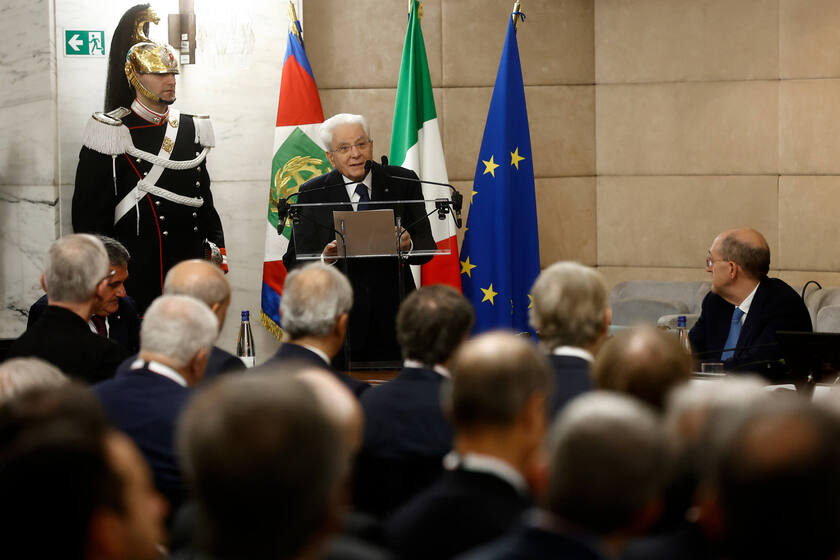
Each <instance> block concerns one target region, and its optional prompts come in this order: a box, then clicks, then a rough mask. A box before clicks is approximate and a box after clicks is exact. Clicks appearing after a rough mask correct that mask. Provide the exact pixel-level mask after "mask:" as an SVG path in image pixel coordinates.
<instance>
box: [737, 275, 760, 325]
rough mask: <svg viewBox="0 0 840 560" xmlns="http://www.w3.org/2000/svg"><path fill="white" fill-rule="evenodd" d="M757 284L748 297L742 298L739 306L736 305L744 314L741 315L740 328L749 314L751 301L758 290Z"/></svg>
mask: <svg viewBox="0 0 840 560" xmlns="http://www.w3.org/2000/svg"><path fill="white" fill-rule="evenodd" d="M759 284H760V283H759ZM759 284H756V286H755V288H753V291H751V292H750V293H749V295H748V296H747V297H745V298H744V301H742V302H741V303H740V305H738V309H740V310H741V311H743V312H744V314H743V315H741V326H744V321H746V320H747V313H749V312H750V307H751V306H752V302H753V299H755V292H756V291H757V290H758V286H759Z"/></svg>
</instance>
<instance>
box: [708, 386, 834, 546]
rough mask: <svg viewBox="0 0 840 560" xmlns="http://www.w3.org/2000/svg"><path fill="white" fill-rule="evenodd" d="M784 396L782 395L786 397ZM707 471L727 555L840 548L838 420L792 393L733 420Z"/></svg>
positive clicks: (758, 406) (760, 405)
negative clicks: (716, 460)
mask: <svg viewBox="0 0 840 560" xmlns="http://www.w3.org/2000/svg"><path fill="white" fill-rule="evenodd" d="M784 397H787V398H784ZM730 433H732V434H734V435H732V436H731V437H730V438H729V439H728V440H727V444H726V446H725V448H724V450H723V453H722V456H721V459H720V464H719V465H718V468H717V470H716V472H715V473H714V474H713V475H712V483H713V484H714V485H715V487H716V496H717V498H718V499H717V503H716V505H715V507H712V508H711V511H712V512H719V513H720V517H719V519H718V523H717V525H719V526H720V527H722V529H723V541H724V546H725V551H724V552H725V554H726V557H727V558H731V559H732V560H747V559H753V558H761V559H762V560H782V559H784V560H788V559H790V558H796V559H797V560H832V559H836V558H837V557H838V554H840V477H838V476H837V475H838V473H840V424H838V419H837V417H836V416H835V415H834V414H832V413H830V412H828V411H826V410H823V409H822V408H820V407H816V406H814V405H812V404H811V403H810V402H809V401H807V400H805V399H801V398H800V397H798V396H796V395H781V396H777V397H776V398H774V399H770V400H768V401H767V402H761V403H759V404H757V405H756V406H754V407H752V409H751V410H748V411H747V413H746V414H745V418H744V419H743V420H741V421H740V422H738V423H737V424H736V425H735V426H734V428H733V430H732V432H730Z"/></svg>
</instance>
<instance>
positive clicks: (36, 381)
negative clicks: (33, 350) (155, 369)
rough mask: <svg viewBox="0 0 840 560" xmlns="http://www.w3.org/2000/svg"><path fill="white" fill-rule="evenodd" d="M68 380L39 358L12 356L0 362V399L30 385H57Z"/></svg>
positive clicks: (23, 389) (55, 368)
mask: <svg viewBox="0 0 840 560" xmlns="http://www.w3.org/2000/svg"><path fill="white" fill-rule="evenodd" d="M67 382H69V379H68V378H67V377H66V376H65V375H64V374H63V373H61V370H60V369H58V368H57V367H55V366H54V365H52V364H51V363H49V362H45V361H44V360H41V359H40V358H13V359H11V360H7V361H6V362H3V363H2V364H0V401H4V400H8V399H11V398H12V397H14V396H16V395H19V394H20V393H22V392H23V391H25V390H27V389H29V388H31V387H57V386H59V385H63V384H65V383H67Z"/></svg>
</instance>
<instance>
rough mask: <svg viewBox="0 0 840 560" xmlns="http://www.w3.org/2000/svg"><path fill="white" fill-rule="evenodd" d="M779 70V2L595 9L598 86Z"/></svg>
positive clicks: (604, 0)
mask: <svg viewBox="0 0 840 560" xmlns="http://www.w3.org/2000/svg"><path fill="white" fill-rule="evenodd" d="M792 2H795V3H802V4H807V3H808V2H797V0H792ZM778 65H779V0H739V1H738V2H731V1H729V0H699V1H693V2H674V1H673V0H596V1H595V69H596V81H597V82H598V83H599V84H601V83H627V82H681V81H708V80H752V79H773V78H777V77H778V75H779V70H778Z"/></svg>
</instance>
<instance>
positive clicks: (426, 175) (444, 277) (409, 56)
mask: <svg viewBox="0 0 840 560" xmlns="http://www.w3.org/2000/svg"><path fill="white" fill-rule="evenodd" d="M419 4H420V2H419V1H418V0H412V2H411V7H410V9H409V16H408V30H407V31H406V34H405V46H404V47H403V53H402V62H401V63H400V78H399V83H398V85H397V100H396V103H395V107H394V126H393V128H392V136H391V151H390V154H389V160H390V163H391V165H399V166H402V167H405V168H407V169H411V170H412V171H414V172H415V173H417V176H418V177H420V179H422V180H424V181H434V182H437V183H448V182H449V178H448V176H447V174H446V162H445V161H444V158H443V144H441V141H440V129H439V128H438V120H437V111H435V99H434V97H433V96H432V81H431V79H430V78H429V63H428V61H427V59H426V47H425V45H424V43H423V31H422V30H421V29H420V17H419V14H418V9H419ZM423 198H425V199H426V200H430V199H437V198H447V199H449V198H450V190H449V188H447V187H441V186H438V185H426V184H424V185H423ZM433 209H434V205H432V204H429V205H428V208H427V212H430V211H432V210H433ZM429 221H430V223H431V225H432V235H433V236H434V238H435V242H436V243H437V246H438V249H442V248H446V247H451V254H449V255H435V257H434V258H433V259H432V260H431V261H430V262H429V263H427V264H424V265H423V266H422V267H419V268H421V271H420V277H421V284H422V285H428V284H449V285H450V286H453V287H455V288H456V289H458V290H459V291H460V290H461V276H460V274H459V272H460V269H459V264H458V245H457V240H456V238H455V233H454V232H455V222H454V218H453V217H452V215H451V214H450V215H448V216H447V218H446V220H438V219H437V217H436V215H435V214H432V217H431V218H430V220H429ZM416 274H417V273H416V271H415V277H416Z"/></svg>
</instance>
